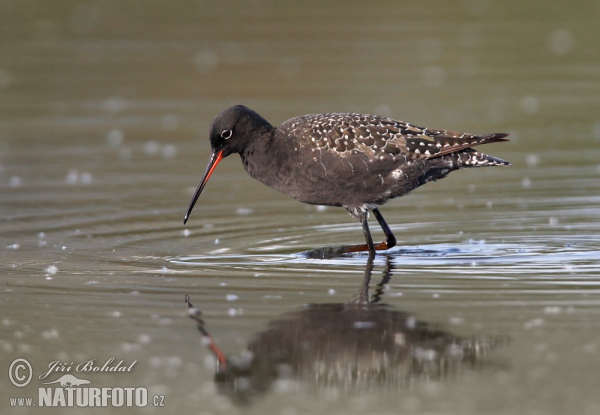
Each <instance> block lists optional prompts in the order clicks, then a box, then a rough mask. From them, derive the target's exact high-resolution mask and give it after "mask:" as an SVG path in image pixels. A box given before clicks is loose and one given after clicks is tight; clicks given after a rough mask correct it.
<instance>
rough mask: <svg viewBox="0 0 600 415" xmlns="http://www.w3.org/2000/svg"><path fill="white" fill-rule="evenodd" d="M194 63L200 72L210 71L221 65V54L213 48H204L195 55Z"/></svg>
mask: <svg viewBox="0 0 600 415" xmlns="http://www.w3.org/2000/svg"><path fill="white" fill-rule="evenodd" d="M194 63H195V64H196V69H197V70H198V72H200V73H203V74H206V73H210V72H212V71H213V70H215V69H216V68H217V66H218V65H219V56H218V55H217V53H216V52H215V51H214V50H212V49H203V50H201V51H200V52H198V53H197V54H196V56H194Z"/></svg>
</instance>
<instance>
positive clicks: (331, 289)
mask: <svg viewBox="0 0 600 415" xmlns="http://www.w3.org/2000/svg"><path fill="white" fill-rule="evenodd" d="M327 293H328V294H329V295H334V294H335V290H334V289H333V288H330V289H329V291H327Z"/></svg>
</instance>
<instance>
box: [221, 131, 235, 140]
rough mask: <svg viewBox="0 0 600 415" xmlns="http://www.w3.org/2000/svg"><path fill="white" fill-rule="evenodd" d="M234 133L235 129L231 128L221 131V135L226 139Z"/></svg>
mask: <svg viewBox="0 0 600 415" xmlns="http://www.w3.org/2000/svg"><path fill="white" fill-rule="evenodd" d="M232 135H233V131H231V130H223V132H222V133H221V137H223V138H224V139H225V140H227V139H228V138H231V136H232Z"/></svg>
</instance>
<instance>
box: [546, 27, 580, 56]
mask: <svg viewBox="0 0 600 415" xmlns="http://www.w3.org/2000/svg"><path fill="white" fill-rule="evenodd" d="M574 43H575V41H574V39H573V35H572V34H571V32H570V31H568V30H565V29H556V30H554V31H553V32H552V33H550V36H548V47H549V48H550V51H551V52H552V53H554V54H556V55H564V54H566V53H567V52H569V51H570V50H571V49H573V44H574Z"/></svg>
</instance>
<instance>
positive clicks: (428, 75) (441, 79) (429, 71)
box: [421, 66, 446, 87]
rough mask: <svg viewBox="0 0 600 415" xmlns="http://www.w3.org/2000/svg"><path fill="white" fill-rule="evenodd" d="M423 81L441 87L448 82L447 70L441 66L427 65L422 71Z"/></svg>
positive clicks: (431, 85)
mask: <svg viewBox="0 0 600 415" xmlns="http://www.w3.org/2000/svg"><path fill="white" fill-rule="evenodd" d="M421 79H422V80H423V83H424V84H425V85H427V86H430V87H439V86H442V85H443V84H444V83H445V82H446V71H445V70H444V68H442V67H440V66H427V67H426V68H425V69H423V72H422V73H421Z"/></svg>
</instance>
